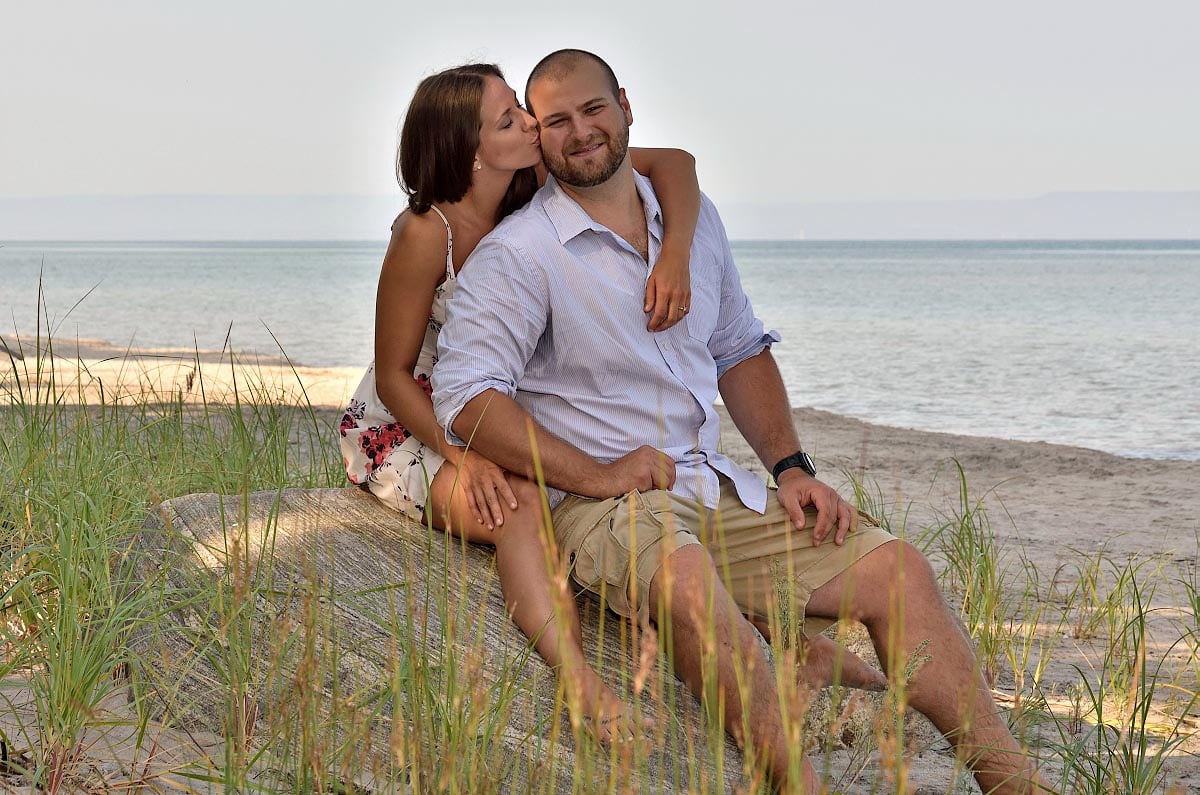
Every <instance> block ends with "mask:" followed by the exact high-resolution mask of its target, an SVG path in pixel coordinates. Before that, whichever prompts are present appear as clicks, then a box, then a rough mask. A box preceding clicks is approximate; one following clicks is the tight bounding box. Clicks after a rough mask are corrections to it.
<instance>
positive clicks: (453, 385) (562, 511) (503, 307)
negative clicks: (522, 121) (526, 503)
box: [434, 50, 1039, 792]
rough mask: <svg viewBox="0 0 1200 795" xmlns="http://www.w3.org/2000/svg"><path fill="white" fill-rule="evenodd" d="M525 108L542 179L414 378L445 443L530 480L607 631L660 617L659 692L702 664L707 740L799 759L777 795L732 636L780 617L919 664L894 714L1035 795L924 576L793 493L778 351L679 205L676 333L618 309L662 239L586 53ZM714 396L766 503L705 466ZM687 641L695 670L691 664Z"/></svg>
mask: <svg viewBox="0 0 1200 795" xmlns="http://www.w3.org/2000/svg"><path fill="white" fill-rule="evenodd" d="M526 101H527V104H528V106H529V110H530V112H531V113H533V115H534V116H535V118H537V120H538V122H539V124H540V126H541V135H542V152H543V157H544V159H545V161H546V166H547V168H548V169H549V171H550V173H551V175H552V178H551V179H549V180H548V181H547V184H546V186H545V187H544V188H542V190H540V191H539V192H538V194H537V195H536V196H535V197H534V199H533V200H532V202H531V203H530V204H529V206H527V207H526V208H525V209H524V210H521V211H519V212H517V213H516V214H514V215H513V216H512V217H511V218H509V219H507V220H506V221H505V222H503V223H502V224H501V225H500V226H498V227H497V228H496V230H495V231H494V232H493V233H492V234H491V235H490V236H489V237H488V238H485V239H484V240H483V241H482V242H481V243H480V244H479V246H478V247H477V248H476V250H475V252H474V253H473V254H472V255H471V265H470V267H469V268H465V269H464V271H463V276H462V277H461V278H460V279H459V282H458V286H457V288H456V294H455V296H454V298H453V299H452V300H451V302H450V307H449V314H450V317H449V320H448V323H447V325H446V327H445V329H444V330H443V332H442V336H441V341H440V345H439V353H440V361H439V364H438V367H437V369H436V370H435V373H434V403H435V410H436V413H437V417H438V420H439V422H441V423H442V425H443V426H444V427H446V428H447V433H448V435H456V436H457V437H459V438H460V439H468V438H469V439H470V440H471V443H472V444H473V445H474V446H475V447H476V448H477V449H478V450H479V451H480V452H481V453H482V454H483V455H485V456H487V457H489V458H491V459H492V460H493V461H496V462H497V463H499V464H501V465H502V466H504V467H506V468H508V469H510V470H512V471H514V472H518V473H521V474H523V475H525V476H527V477H536V476H537V474H539V472H538V468H539V467H540V474H541V475H542V477H543V478H544V480H545V482H546V483H547V484H548V485H549V486H551V487H553V489H552V491H551V494H550V497H551V502H552V506H553V510H554V512H553V519H554V533H555V538H556V540H557V542H558V544H559V545H560V547H561V548H562V549H564V550H565V551H566V553H567V554H568V555H569V560H570V561H571V565H572V575H573V576H574V577H575V579H576V580H577V581H578V582H580V583H581V584H582V585H583V586H584V587H588V588H592V589H596V590H599V589H601V588H603V589H604V590H605V592H606V593H607V595H608V598H609V601H608V604H609V606H610V607H611V608H613V609H614V610H615V611H617V612H618V613H621V614H623V615H625V616H629V617H632V616H635V615H636V616H638V617H639V618H640V619H642V620H646V619H648V618H650V617H652V616H655V615H664V616H667V617H669V619H670V622H671V629H672V632H671V642H672V646H673V650H674V655H675V668H676V673H677V674H678V675H679V676H680V677H681V678H682V679H683V680H684V681H685V682H686V683H687V684H688V685H689V686H690V687H691V688H692V690H693V691H694V692H696V693H697V694H703V693H704V692H705V689H704V687H703V684H704V682H703V680H704V674H705V670H704V669H705V666H707V667H708V669H707V673H708V674H709V675H710V676H714V675H715V677H716V684H717V691H718V696H717V698H718V703H719V704H720V705H721V708H722V709H723V718H724V720H725V725H726V728H727V729H728V731H730V733H731V734H733V735H734V737H735V738H736V739H737V740H738V741H739V743H741V744H744V743H745V742H746V741H747V740H750V741H752V743H753V746H754V748H755V749H757V750H758V751H759V753H760V754H762V756H763V759H764V761H765V762H766V764H767V766H768V769H769V771H770V773H771V774H772V776H773V778H774V779H775V780H776V781H777V782H779V783H780V784H791V785H797V786H801V787H803V788H804V789H805V790H806V791H810V792H815V791H817V789H818V780H817V778H816V774H815V772H814V770H813V768H812V766H811V764H810V763H809V762H808V761H807V760H804V762H803V765H802V769H801V776H802V780H801V781H789V780H788V777H789V753H788V747H787V741H786V738H785V736H784V731H783V720H782V715H781V713H780V708H779V698H778V694H777V691H776V687H775V683H774V679H773V675H772V674H771V673H770V671H769V669H768V666H767V664H766V661H765V658H764V657H763V653H762V651H761V650H760V649H759V647H758V645H757V642H756V638H755V636H754V632H753V629H752V627H751V624H750V623H749V621H748V620H747V616H749V617H750V618H754V619H756V620H758V621H759V622H762V620H763V619H764V618H765V617H767V616H769V615H770V614H771V613H772V611H778V610H779V609H780V607H781V605H780V601H779V600H780V599H781V598H786V599H791V600H794V601H793V604H794V605H795V606H796V607H798V608H800V609H802V610H803V614H804V615H805V616H806V617H808V618H809V619H812V620H813V622H811V623H806V625H805V629H806V630H809V631H811V629H812V623H817V622H819V621H821V620H825V621H828V620H835V619H837V618H839V617H845V616H849V617H852V618H855V619H858V620H860V621H862V622H863V623H864V624H865V625H866V627H867V629H868V630H869V631H870V633H871V637H872V639H873V641H874V644H875V647H876V650H877V652H878V656H879V658H880V660H881V661H882V662H883V664H884V666H885V668H889V669H895V668H896V667H897V666H904V665H905V664H906V663H907V661H909V660H910V658H912V657H913V656H914V655H916V654H921V655H925V656H927V657H928V661H927V662H925V663H924V664H923V665H921V666H920V667H919V668H918V670H917V672H916V674H915V676H914V678H913V679H912V680H911V681H910V682H909V684H908V691H907V693H908V699H909V703H910V704H911V705H912V706H913V707H915V708H917V709H918V710H920V711H921V712H923V713H924V714H926V715H927V716H928V717H929V718H930V719H931V720H932V721H933V722H934V724H935V725H936V726H937V727H938V728H939V729H940V730H941V731H942V732H943V733H944V734H946V735H947V737H949V738H950V740H951V741H952V742H953V743H955V745H956V747H957V748H958V750H959V752H960V754H961V755H962V756H963V757H964V758H965V759H966V761H967V762H968V763H969V764H971V765H972V767H973V769H974V771H975V774H976V779H977V780H978V782H979V784H980V786H981V787H982V788H983V789H984V791H988V792H1033V791H1037V788H1038V786H1039V780H1038V778H1037V774H1036V772H1034V771H1033V769H1032V767H1031V766H1030V765H1029V764H1028V762H1027V759H1026V757H1025V756H1024V754H1023V753H1022V752H1021V749H1020V748H1019V747H1018V745H1017V743H1016V742H1015V740H1014V739H1013V737H1012V735H1011V734H1010V733H1009V732H1008V730H1007V727H1006V726H1005V724H1004V722H1003V720H1002V719H1001V718H1000V717H999V715H998V710H997V709H996V706H995V704H994V703H993V701H992V698H991V695H990V692H989V691H988V689H987V688H986V686H985V685H984V683H983V681H982V679H981V677H980V676H979V674H978V672H977V666H976V663H975V659H974V656H973V654H972V651H971V648H970V645H969V642H968V640H967V638H966V636H965V635H964V634H963V632H962V630H961V628H960V626H959V625H958V624H957V623H956V620H955V618H954V617H953V615H952V613H951V612H950V611H949V609H948V607H947V605H946V604H945V602H944V600H943V599H942V596H941V594H940V592H939V591H938V588H937V583H936V581H935V579H934V576H933V572H932V570H931V569H930V567H929V564H928V562H927V561H926V560H925V559H924V558H923V557H922V556H921V555H920V553H919V552H917V550H916V549H914V548H913V547H911V546H909V545H907V544H906V543H903V542H900V541H898V540H896V539H895V538H893V537H892V536H890V535H888V534H887V533H885V532H884V531H882V530H880V529H878V528H874V527H867V526H866V524H867V523H866V522H864V523H863V526H862V527H859V526H858V514H857V512H856V511H855V510H854V508H853V507H852V506H850V505H849V504H848V503H846V502H845V501H844V500H842V499H841V498H840V497H839V496H838V494H837V492H836V491H835V490H833V489H832V488H830V487H829V486H827V485H825V484H823V483H821V482H820V481H819V480H817V479H816V478H815V477H814V475H815V471H814V469H813V467H812V463H811V460H810V459H809V458H808V456H807V455H806V454H804V453H803V452H802V451H801V448H800V442H799V439H798V438H797V435H796V431H795V428H794V425H793V422H792V414H791V409H790V407H789V405H788V400H787V394H786V391H785V390H784V386H783V382H782V379H781V377H780V375H779V371H778V368H777V367H776V365H775V361H774V359H773V358H772V356H771V352H770V344H771V343H772V342H777V341H778V340H779V337H778V335H776V334H775V333H774V332H771V333H766V332H765V330H764V329H763V326H762V323H761V322H760V321H759V320H758V319H757V318H755V317H754V314H753V311H752V309H751V307H750V304H749V301H748V300H747V298H746V296H745V294H744V293H743V292H742V289H741V285H740V282H739V280H738V275H737V270H736V268H735V267H734V265H733V261H732V255H731V252H730V249H729V243H728V240H727V239H726V237H725V232H724V228H723V227H722V225H721V223H720V219H719V217H718V216H717V213H716V210H715V208H714V207H713V206H712V204H711V203H710V202H708V201H707V200H704V201H703V203H702V208H701V213H700V219H699V222H698V224H697V230H696V235H695V240H694V244H693V246H692V252H691V255H692V259H691V267H692V297H691V301H690V303H691V306H690V307H679V308H678V310H679V311H680V312H683V313H686V315H685V317H684V320H683V321H682V322H680V323H678V324H677V325H676V326H674V327H673V328H671V329H668V330H667V331H665V332H658V333H652V332H648V331H646V329H645V318H644V315H643V313H642V308H643V306H642V301H641V296H642V294H643V290H644V286H645V280H646V277H647V274H648V273H649V270H650V264H651V263H653V262H654V261H655V258H656V256H657V253H658V249H659V246H660V244H661V240H662V219H661V216H660V213H659V208H658V204H657V201H656V200H655V198H654V194H653V190H652V189H651V187H650V184H649V182H648V181H647V180H645V179H643V178H642V177H640V175H637V174H636V173H635V172H634V171H633V169H632V166H631V165H630V162H629V158H628V151H627V150H628V140H629V133H628V129H629V124H631V123H632V120H633V117H632V113H631V111H630V108H629V103H628V101H627V100H626V98H625V93H624V91H623V90H622V89H620V88H619V86H618V84H617V81H616V78H615V77H614V76H613V74H612V70H611V69H610V68H609V67H608V65H607V64H605V63H604V62H603V61H602V60H600V59H599V58H597V57H596V56H594V55H592V54H590V53H585V52H582V51H578V50H562V51H559V52H556V53H552V54H551V55H549V56H547V57H546V58H545V59H543V60H542V62H541V63H539V64H538V65H537V66H536V67H535V68H534V71H533V73H532V74H531V75H530V78H529V83H528V86H527V89H526ZM718 392H719V393H720V396H721V398H722V399H723V401H724V403H725V405H726V407H727V408H728V410H729V413H730V416H731V417H732V419H733V421H734V423H735V424H736V425H737V427H738V429H739V430H740V431H741V432H742V434H743V435H744V436H745V437H746V439H747V441H748V442H749V443H750V445H751V446H752V447H753V448H754V450H755V452H756V453H757V454H758V456H759V458H760V459H761V460H762V461H763V463H764V465H765V466H767V467H770V468H772V469H773V471H774V474H775V478H776V481H777V482H778V485H779V489H778V492H777V493H776V495H775V497H774V498H773V499H772V498H769V497H768V493H767V489H766V487H765V485H764V484H763V483H762V481H761V480H760V479H759V478H757V477H755V476H754V475H752V474H751V473H750V472H747V471H746V470H744V469H742V468H741V467H739V466H737V465H736V464H734V463H733V462H732V461H731V460H729V459H728V458H726V457H725V456H723V455H721V454H720V453H719V452H717V441H718V433H719V429H718V421H717V416H716V414H715V412H714V410H713V407H712V406H713V402H714V400H715V399H716V397H717V395H718ZM647 441H652V442H654V446H653V447H651V446H649V445H647V444H645V443H646V442H647ZM535 462H536V463H535ZM564 492H567V493H566V494H564ZM830 536H832V538H831V539H830ZM714 560H715V562H714ZM781 573H782V575H781ZM780 576H784V577H787V578H788V580H789V582H788V583H787V587H786V588H785V589H783V592H782V593H781V590H780V588H779V579H780ZM855 584H857V585H858V587H853V586H854V585H855ZM659 611H661V613H660V612H659ZM705 639H711V640H712V641H715V643H708V644H705V643H702V641H704V640H705ZM705 645H707V646H708V647H709V648H712V649H715V660H713V661H705V660H703V659H702V656H703V655H702V651H701V650H702V648H704V646H705ZM739 677H745V678H748V679H749V682H748V683H745V682H743V684H746V686H745V687H739ZM710 692H711V691H710ZM744 727H745V728H744ZM747 728H748V731H749V737H746V736H745V734H746V729H747Z"/></svg>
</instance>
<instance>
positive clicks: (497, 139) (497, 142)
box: [475, 75, 542, 171]
mask: <svg viewBox="0 0 1200 795" xmlns="http://www.w3.org/2000/svg"><path fill="white" fill-rule="evenodd" d="M483 81H484V84H483V101H482V102H480V105H479V121H480V127H479V150H478V151H477V152H476V153H475V156H476V157H477V158H478V159H479V162H480V164H481V165H482V167H483V168H490V169H494V170H497V171H516V170H518V169H522V168H528V167H529V166H533V165H537V164H538V163H540V162H542V149H541V147H540V146H539V145H538V128H537V122H536V121H534V119H533V117H532V116H530V115H529V114H528V113H526V112H525V109H524V108H522V107H521V105H520V103H518V102H517V95H516V93H515V92H514V91H513V90H512V88H511V87H510V86H509V85H508V83H505V82H504V81H503V80H501V79H500V78H498V77H492V76H490V75H489V76H486V77H484V78H483Z"/></svg>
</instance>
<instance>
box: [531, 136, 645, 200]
mask: <svg viewBox="0 0 1200 795" xmlns="http://www.w3.org/2000/svg"><path fill="white" fill-rule="evenodd" d="M574 145H575V144H574V142H573V143H572V146H574ZM604 151H605V152H606V153H607V155H608V156H607V157H606V158H604V159H603V160H601V161H600V162H599V163H597V164H596V165H594V166H589V165H586V164H584V165H582V166H571V165H568V160H567V158H564V157H560V156H558V155H554V156H551V155H550V154H549V153H547V152H545V151H544V150H543V152H542V155H543V158H542V159H543V160H544V161H545V163H546V170H547V171H549V172H550V173H551V174H552V175H553V176H554V178H555V179H556V180H558V181H559V182H562V183H564V184H566V185H570V186H571V187H573V188H594V187H595V186H597V185H602V184H604V183H605V182H608V180H609V178H610V177H612V175H613V174H616V173H617V169H619V168H620V167H621V163H623V162H624V161H625V156H626V155H627V154H628V153H629V128H628V127H623V128H622V129H621V131H620V132H619V133H617V137H616V138H609V139H608V140H607V141H606V142H605V145H604Z"/></svg>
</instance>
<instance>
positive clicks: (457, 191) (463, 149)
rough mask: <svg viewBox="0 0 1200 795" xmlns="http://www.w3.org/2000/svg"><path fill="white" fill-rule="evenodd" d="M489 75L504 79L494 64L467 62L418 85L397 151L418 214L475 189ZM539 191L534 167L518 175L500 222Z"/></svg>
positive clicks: (399, 173)
mask: <svg viewBox="0 0 1200 795" xmlns="http://www.w3.org/2000/svg"><path fill="white" fill-rule="evenodd" d="M489 76H490V77H498V78H500V79H501V80H503V79H504V73H503V72H501V71H500V67H498V66H496V65H495V64H487V63H480V64H466V65H464V66H456V67H454V68H453V69H447V70H445V71H444V72H438V73H437V74H435V75H430V76H429V77H427V78H425V79H424V80H422V81H421V83H420V85H418V86H417V90H416V93H414V94H413V98H412V102H410V103H409V105H408V113H407V114H405V116H404V125H403V127H401V130H400V148H399V149H398V150H397V152H396V178H397V179H398V180H399V182H400V186H401V187H402V188H404V191H405V193H407V194H408V206H409V208H410V209H411V210H412V211H413V212H414V213H417V214H418V215H420V214H422V213H426V212H429V205H431V204H432V203H433V202H451V203H453V202H456V201H459V200H460V199H462V197H463V196H465V195H466V194H467V190H468V189H470V187H471V169H472V165H473V163H474V162H475V152H476V151H477V150H478V149H479V128H480V124H481V122H480V118H479V113H480V106H481V105H482V102H483V84H484V78H485V77H489ZM536 190H537V175H536V173H535V172H534V170H533V169H532V168H523V169H521V170H520V171H518V172H517V173H516V174H514V175H513V180H512V184H510V185H509V186H508V192H507V193H506V194H505V196H504V199H503V201H501V202H500V208H499V210H498V211H497V213H496V221H497V222H499V221H500V219H501V218H503V217H504V216H506V215H508V214H509V213H511V212H512V211H513V210H516V209H517V208H519V207H521V206H522V205H524V204H525V203H526V202H527V201H529V198H530V197H531V196H533V193H534V191H536Z"/></svg>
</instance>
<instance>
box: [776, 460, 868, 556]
mask: <svg viewBox="0 0 1200 795" xmlns="http://www.w3.org/2000/svg"><path fill="white" fill-rule="evenodd" d="M776 496H777V497H778V498H779V504H780V505H782V506H783V507H784V509H785V510H786V511H787V512H788V516H790V517H791V518H792V524H794V525H795V526H796V529H797V530H803V529H804V524H805V516H804V506H805V505H811V506H813V507H814V508H816V509H817V523H816V526H815V527H813V546H814V547H815V546H819V545H820V544H821V542H823V541H824V540H825V539H826V537H828V536H829V531H831V530H833V531H834V534H833V543H835V544H837V545H838V546H841V545H842V544H843V543H844V542H845V541H846V536H847V535H849V534H850V533H852V532H854V530H855V529H856V528H857V527H858V511H857V510H855V508H854V506H853V505H851V504H850V503H848V502H846V501H845V500H843V499H842V498H841V495H839V494H838V493H837V491H835V490H834V489H833V488H832V487H830V486H827V485H825V484H824V483H822V482H821V481H819V480H817V479H816V478H814V477H812V476H811V475H809V474H808V473H807V472H805V471H804V470H802V469H799V468H796V467H793V468H792V469H785V470H784V471H783V472H782V473H780V475H779V491H778V493H777V494H776ZM835 528H836V529H835Z"/></svg>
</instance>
